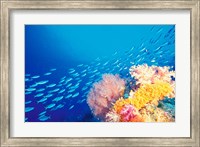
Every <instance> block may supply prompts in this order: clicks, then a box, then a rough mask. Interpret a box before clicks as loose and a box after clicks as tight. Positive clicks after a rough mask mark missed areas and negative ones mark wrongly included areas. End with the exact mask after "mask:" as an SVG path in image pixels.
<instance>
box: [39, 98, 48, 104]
mask: <svg viewBox="0 0 200 147" xmlns="http://www.w3.org/2000/svg"><path fill="white" fill-rule="evenodd" d="M46 100H47V98H46V97H44V98H42V99H41V100H39V101H37V103H42V102H44V101H46Z"/></svg>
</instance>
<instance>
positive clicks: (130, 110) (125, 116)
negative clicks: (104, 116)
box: [120, 105, 139, 122]
mask: <svg viewBox="0 0 200 147" xmlns="http://www.w3.org/2000/svg"><path fill="white" fill-rule="evenodd" d="M138 115H139V113H138V110H137V109H136V108H135V107H134V106H133V105H125V106H124V107H123V108H122V110H121V111H120V117H121V121H122V122H130V121H131V120H132V119H133V118H134V117H136V116H138Z"/></svg>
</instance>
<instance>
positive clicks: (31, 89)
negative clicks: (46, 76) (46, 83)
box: [26, 88, 36, 92]
mask: <svg viewBox="0 0 200 147" xmlns="http://www.w3.org/2000/svg"><path fill="white" fill-rule="evenodd" d="M35 90H36V88H28V89H26V91H29V92H32V91H35Z"/></svg>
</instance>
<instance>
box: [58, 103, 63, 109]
mask: <svg viewBox="0 0 200 147" xmlns="http://www.w3.org/2000/svg"><path fill="white" fill-rule="evenodd" d="M63 107H64V105H63V104H59V105H58V106H57V107H56V109H60V108H63Z"/></svg>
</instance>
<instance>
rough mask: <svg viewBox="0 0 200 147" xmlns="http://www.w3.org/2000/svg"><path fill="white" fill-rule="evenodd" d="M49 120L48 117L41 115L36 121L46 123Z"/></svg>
mask: <svg viewBox="0 0 200 147" xmlns="http://www.w3.org/2000/svg"><path fill="white" fill-rule="evenodd" d="M50 118H51V117H50V116H45V115H41V116H40V117H39V118H38V119H39V120H40V121H46V120H48V119H50Z"/></svg>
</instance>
